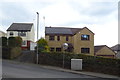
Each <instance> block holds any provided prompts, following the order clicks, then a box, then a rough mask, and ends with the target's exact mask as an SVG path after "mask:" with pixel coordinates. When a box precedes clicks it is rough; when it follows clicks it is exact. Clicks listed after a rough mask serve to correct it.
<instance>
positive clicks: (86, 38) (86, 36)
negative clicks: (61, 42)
mask: <svg viewBox="0 0 120 80" xmlns="http://www.w3.org/2000/svg"><path fill="white" fill-rule="evenodd" d="M81 40H90V35H86V34H82V35H81Z"/></svg>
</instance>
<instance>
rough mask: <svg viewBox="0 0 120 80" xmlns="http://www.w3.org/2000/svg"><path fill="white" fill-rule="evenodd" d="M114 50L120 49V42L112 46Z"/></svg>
mask: <svg viewBox="0 0 120 80" xmlns="http://www.w3.org/2000/svg"><path fill="white" fill-rule="evenodd" d="M111 49H112V50H113V51H120V44H116V45H115V46H113V47H111Z"/></svg>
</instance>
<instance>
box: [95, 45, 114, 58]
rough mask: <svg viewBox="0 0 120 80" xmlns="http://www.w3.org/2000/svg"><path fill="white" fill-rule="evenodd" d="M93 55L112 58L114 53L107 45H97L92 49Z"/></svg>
mask: <svg viewBox="0 0 120 80" xmlns="http://www.w3.org/2000/svg"><path fill="white" fill-rule="evenodd" d="M94 55H95V56H101V57H109V58H114V57H115V52H113V51H112V49H111V48H109V47H108V46H107V45H99V46H95V47H94Z"/></svg>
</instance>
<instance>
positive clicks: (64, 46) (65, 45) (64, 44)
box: [63, 43, 68, 68]
mask: <svg viewBox="0 0 120 80" xmlns="http://www.w3.org/2000/svg"><path fill="white" fill-rule="evenodd" d="M67 49H68V44H67V43H63V68H64V63H65V61H64V58H65V55H64V52H65V50H67Z"/></svg>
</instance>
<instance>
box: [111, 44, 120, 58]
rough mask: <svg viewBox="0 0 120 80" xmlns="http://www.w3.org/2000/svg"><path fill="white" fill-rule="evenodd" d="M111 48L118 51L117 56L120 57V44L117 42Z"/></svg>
mask: <svg viewBox="0 0 120 80" xmlns="http://www.w3.org/2000/svg"><path fill="white" fill-rule="evenodd" d="M111 49H112V50H113V51H114V52H115V53H116V55H115V57H116V58H119V59H120V44H116V45H115V46H113V47H111Z"/></svg>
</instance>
